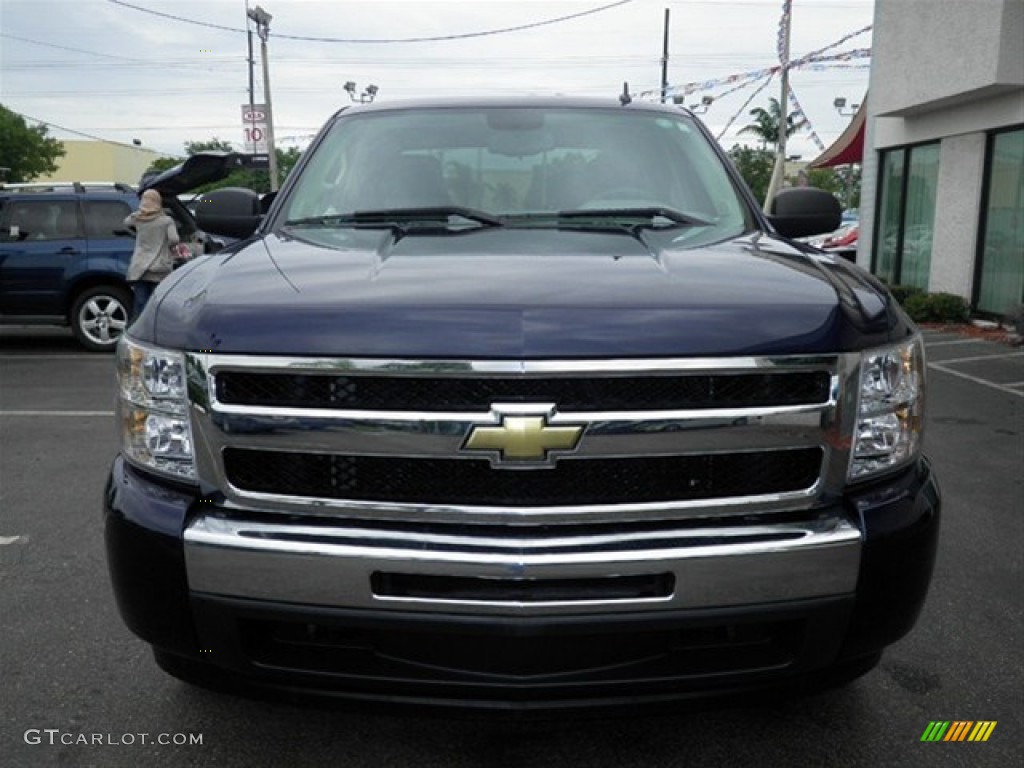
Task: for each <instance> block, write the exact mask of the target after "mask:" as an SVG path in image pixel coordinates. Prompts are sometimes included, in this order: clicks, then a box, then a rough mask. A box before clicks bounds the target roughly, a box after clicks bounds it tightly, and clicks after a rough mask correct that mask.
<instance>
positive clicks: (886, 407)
mask: <svg viewBox="0 0 1024 768" xmlns="http://www.w3.org/2000/svg"><path fill="white" fill-rule="evenodd" d="M923 430H924V345H923V343H922V341H921V337H920V336H915V337H914V338H912V339H911V340H909V341H907V342H904V343H901V344H897V345H894V346H891V347H881V348H879V349H871V350H867V351H865V352H864V353H862V354H861V362H860V393H859V405H858V410H857V426H856V430H855V433H854V436H853V451H852V452H851V457H850V479H851V480H861V479H864V478H867V477H870V476H872V475H875V474H877V473H880V472H885V471H886V470H889V469H894V468H896V467H900V466H903V465H904V464H907V463H908V462H910V461H911V460H913V459H914V458H916V457H917V454H918V452H919V451H920V449H921V437H922V432H923Z"/></svg>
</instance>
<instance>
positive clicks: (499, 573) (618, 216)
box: [105, 100, 940, 708]
mask: <svg viewBox="0 0 1024 768" xmlns="http://www.w3.org/2000/svg"><path fill="white" fill-rule="evenodd" d="M266 203H267V201H266V200H264V201H261V200H259V199H257V197H256V196H255V195H253V194H251V193H247V192H246V191H244V190H231V189H229V190H222V191H218V192H215V193H211V194H209V195H207V196H204V199H203V203H202V204H201V205H200V206H199V209H198V212H197V218H198V220H199V223H200V225H201V226H203V227H204V229H206V230H207V231H210V232H214V233H220V234H224V235H229V236H232V237H239V238H242V239H241V240H240V241H238V242H237V243H235V244H233V245H231V246H229V247H228V248H227V249H225V250H224V251H223V252H221V253H219V254H216V255H214V256H212V257H209V258H206V259H203V260H201V261H199V262H197V263H193V264H190V265H188V266H186V267H184V268H182V269H180V270H178V271H177V272H175V273H174V274H173V275H172V276H171V277H170V278H168V279H167V280H166V281H165V282H164V283H163V284H162V285H161V287H160V288H159V290H158V292H157V294H156V296H155V298H154V300H153V301H151V302H150V304H149V305H148V306H147V308H146V310H145V312H144V313H143V314H142V316H141V317H140V319H139V320H138V322H136V323H135V324H134V325H133V326H132V327H131V329H130V331H129V332H128V334H127V335H126V337H125V338H124V339H123V341H122V342H121V345H120V348H119V351H118V379H119V402H120V407H119V417H118V418H119V425H120V433H121V454H120V457H119V458H118V459H117V460H116V462H115V464H114V466H113V468H112V471H111V474H110V478H109V481H108V484H107V489H106V499H105V506H106V540H107V549H108V555H109V562H110V569H111V574H112V579H113V584H114V590H115V592H116V595H117V599H118V603H119V606H120V609H121V613H122V615H123V617H124V620H125V622H126V623H127V624H128V626H129V627H130V628H131V629H132V631H133V632H135V633H136V634H137V635H138V636H139V637H141V638H142V639H143V640H145V641H146V642H148V643H150V644H151V645H152V646H153V648H154V651H155V655H156V659H157V661H158V663H159V664H160V665H161V666H162V667H163V668H164V669H165V670H167V671H168V672H170V673H171V674H173V675H176V676H178V677H181V678H183V679H186V680H189V681H192V682H197V683H200V684H215V685H220V684H238V685H239V687H241V688H242V689H243V690H248V689H257V690H259V689H268V688H269V689H278V690H289V691H297V690H301V691H311V692H315V693H321V694H325V695H332V696H347V697H357V698H362V699H366V700H377V701H387V702H394V701H409V702H430V703H443V704H447V705H457V706H469V707H494V708H509V707H515V708H519V707H566V706H577V705H586V704H592V703H609V702H630V703H637V702H643V701H650V702H659V701H663V700H665V699H668V698H691V697H708V696H717V695H726V694H734V693H737V692H741V691H758V690H762V689H764V690H776V689H783V690H786V689H792V688H801V687H803V686H804V685H805V684H815V685H817V684H818V683H819V682H821V681H825V682H832V683H834V682H839V681H843V680H848V679H852V678H853V677H855V676H857V675H858V674H862V673H863V672H865V671H867V670H869V669H870V668H871V667H872V666H873V665H874V664H875V663H876V662H877V660H878V658H879V655H880V653H881V651H882V649H883V648H884V647H885V646H886V645H889V644H891V643H893V642H895V641H897V640H898V639H899V638H900V637H902V636H903V635H904V634H905V633H906V632H908V631H909V630H910V629H911V627H912V626H913V624H914V622H915V621H916V618H917V615H918V613H919V611H920V608H921V606H922V603H923V601H924V599H925V595H926V592H927V588H928V583H929V580H930V576H931V571H932V565H933V561H934V556H935V550H936V542H937V537H938V528H939V512H940V499H939V492H938V489H937V486H936V482H935V478H934V477H933V475H932V471H931V469H930V466H929V464H928V462H927V460H926V459H925V458H924V457H923V456H922V454H921V440H922V426H923V420H924V414H923V408H924V390H925V366H924V350H923V346H922V343H921V338H920V336H919V334H918V333H917V331H916V329H915V328H914V327H913V325H912V324H911V323H910V321H909V320H908V319H907V317H906V316H905V315H904V314H903V312H902V311H901V310H900V308H899V307H898V305H897V304H896V303H895V302H894V301H893V300H892V298H891V297H890V295H889V294H888V293H887V291H886V290H885V288H884V287H883V286H882V285H881V284H880V283H879V282H878V281H877V280H875V279H874V278H873V277H871V276H870V275H868V274H866V273H865V272H863V271H861V270H859V269H858V268H857V267H855V266H854V265H852V264H849V263H847V262H845V261H843V260H839V259H836V258H833V257H831V256H828V255H824V254H822V253H820V252H817V251H814V250H813V249H811V248H809V247H807V246H803V245H800V244H798V243H796V242H794V241H792V240H791V239H789V238H795V237H802V236H806V235H810V234H814V233H816V232H821V231H828V230H830V229H834V228H835V226H836V225H837V223H838V219H839V207H838V203H837V202H836V201H835V199H834V198H832V197H831V196H829V195H827V194H825V193H823V192H820V191H818V190H813V189H806V188H804V189H792V190H785V191H783V192H782V193H780V195H779V196H778V197H777V198H776V199H775V201H774V204H773V209H772V210H773V212H772V214H771V215H768V216H765V215H763V214H762V213H761V212H760V210H759V209H758V206H757V205H756V203H755V201H754V200H753V199H752V198H751V195H750V193H749V192H748V191H747V189H746V188H745V186H744V185H743V183H742V181H741V180H740V178H739V177H738V175H737V174H736V172H735V170H734V169H733V168H732V166H731V165H730V163H729V162H728V160H727V158H726V157H725V156H724V155H723V154H722V152H721V151H720V150H719V148H718V147H717V145H716V144H715V142H714V141H713V140H712V139H711V137H710V136H709V135H708V133H707V131H706V130H705V128H704V127H703V126H702V125H701V124H700V123H699V121H697V120H696V119H695V118H694V117H693V115H691V114H690V113H688V112H687V111H685V110H680V109H677V108H672V107H666V106H661V105H655V104H639V103H632V104H619V103H616V102H614V101H607V102H606V101H574V100H525V101H524V100H515V101H513V100H506V101H481V100H475V101H458V102H455V101H449V102H418V103H407V104H385V103H381V104H374V105H368V106H356V107H351V108H349V109H345V110H342V111H340V112H338V113H337V114H336V115H335V116H334V117H333V118H332V119H331V120H330V121H329V122H328V124H327V125H326V126H325V128H324V129H323V130H322V131H321V133H320V134H319V135H318V137H317V138H316V139H315V141H314V142H313V144H312V146H311V147H310V149H309V150H308V151H307V152H306V153H305V154H304V156H303V158H302V159H301V161H300V163H299V165H298V166H297V167H296V169H295V170H294V171H293V173H292V174H291V176H290V177H289V179H288V180H287V182H286V183H285V185H284V186H283V188H282V190H281V191H280V193H279V194H278V195H277V197H276V199H274V200H273V201H272V202H271V203H270V204H269V208H268V207H267V205H266Z"/></svg>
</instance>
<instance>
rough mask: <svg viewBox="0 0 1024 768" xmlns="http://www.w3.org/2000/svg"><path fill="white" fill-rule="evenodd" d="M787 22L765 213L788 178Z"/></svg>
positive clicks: (787, 19)
mask: <svg viewBox="0 0 1024 768" xmlns="http://www.w3.org/2000/svg"><path fill="white" fill-rule="evenodd" d="M785 21H786V27H785V29H784V30H783V38H782V57H781V59H782V60H781V61H780V62H779V63H780V64H781V65H782V92H781V95H780V96H779V134H778V152H777V153H776V155H775V167H774V168H773V169H772V180H771V182H770V183H769V184H768V193H767V194H766V195H765V198H764V207H763V210H764V212H765V213H769V212H770V211H771V204H772V198H773V197H775V195H776V193H777V192H778V191H779V189H780V188H781V187H782V182H783V180H784V178H785V176H786V134H787V132H788V131H787V129H788V128H789V122H788V121H787V120H786V115H787V111H788V110H787V107H788V105H789V30H790V29H791V27H792V26H793V25H792V19H791V18H790V17H788V16H787V17H786V20H785Z"/></svg>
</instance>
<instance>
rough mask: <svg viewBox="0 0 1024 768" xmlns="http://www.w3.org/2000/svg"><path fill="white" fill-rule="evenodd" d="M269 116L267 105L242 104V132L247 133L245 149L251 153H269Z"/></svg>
mask: <svg viewBox="0 0 1024 768" xmlns="http://www.w3.org/2000/svg"><path fill="white" fill-rule="evenodd" d="M268 118H269V114H268V113H267V108H266V106H265V105H263V104H243V105H242V133H243V134H244V135H245V151H246V152H248V153H249V154H251V155H265V154H266V153H267V119H268Z"/></svg>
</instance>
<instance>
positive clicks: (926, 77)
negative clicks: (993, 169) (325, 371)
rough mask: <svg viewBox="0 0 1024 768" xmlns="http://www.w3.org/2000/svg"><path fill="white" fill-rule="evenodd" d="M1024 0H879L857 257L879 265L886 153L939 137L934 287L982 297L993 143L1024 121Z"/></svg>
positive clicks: (861, 261)
mask: <svg viewBox="0 0 1024 768" xmlns="http://www.w3.org/2000/svg"><path fill="white" fill-rule="evenodd" d="M1022 40H1024V0H967V1H966V2H965V1H964V0H876V3H875V21H874V37H873V45H872V65H871V66H872V68H871V78H870V86H869V93H870V96H869V99H868V123H867V131H866V135H865V154H864V161H863V181H862V187H861V229H860V240H859V246H858V254H857V262H858V263H859V264H860V265H861V266H863V267H865V268H870V266H871V264H872V256H873V252H874V251H875V249H876V244H875V242H874V234H875V232H874V230H875V227H876V220H877V218H878V215H879V214H878V211H877V210H876V205H877V200H878V195H879V190H878V183H879V167H880V162H879V158H880V153H881V152H882V151H884V150H887V149H895V148H899V147H906V146H913V145H916V144H921V143H925V142H935V141H938V142H939V147H940V149H939V151H940V159H939V178H938V188H937V191H936V196H935V220H934V234H933V241H932V253H931V266H930V271H929V285H928V289H929V290H930V291H945V292H949V293H955V294H958V295H960V296H963V297H964V298H966V299H968V300H970V299H971V298H972V297H973V290H974V285H973V282H974V276H975V263H976V260H977V258H978V253H977V252H978V242H979V227H980V225H981V219H982V210H981V199H982V189H983V183H984V173H985V162H986V157H985V151H986V142H987V138H988V135H989V134H990V132H992V131H994V130H997V129H1000V128H1006V127H1011V126H1020V125H1024V45H1022V43H1021V41H1022Z"/></svg>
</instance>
